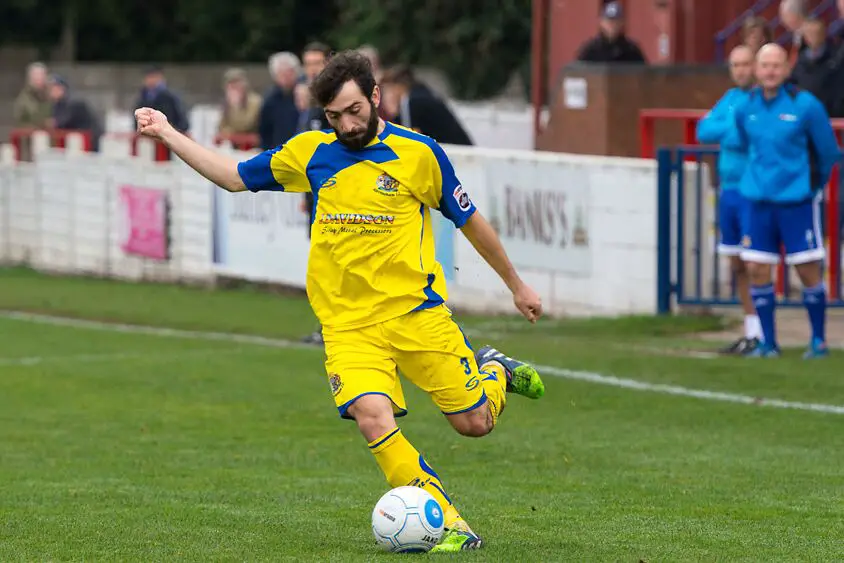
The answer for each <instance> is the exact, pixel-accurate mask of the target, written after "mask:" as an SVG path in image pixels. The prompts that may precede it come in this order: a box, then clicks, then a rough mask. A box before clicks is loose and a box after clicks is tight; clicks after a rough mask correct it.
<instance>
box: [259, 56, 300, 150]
mask: <svg viewBox="0 0 844 563" xmlns="http://www.w3.org/2000/svg"><path fill="white" fill-rule="evenodd" d="M269 71H270V76H271V77H272V79H273V82H275V85H274V86H273V87H272V88H270V91H269V92H267V95H266V96H264V104H263V105H262V106H261V115H260V117H259V118H258V135H259V136H260V137H261V148H262V149H264V150H269V149H272V148H275V147H278V146H281V145H283V144H284V143H286V142H287V141H288V140H289V139H290V137H292V136H293V135H295V134H296V132H297V130H298V128H299V108H298V107H297V106H296V93H295V90H296V84H297V83H298V82H299V77H300V76H301V74H302V63H301V62H300V61H299V57H297V56H296V55H295V54H293V53H291V52H289V51H284V52H281V53H276V54H274V55H273V56H272V57H270V60H269Z"/></svg>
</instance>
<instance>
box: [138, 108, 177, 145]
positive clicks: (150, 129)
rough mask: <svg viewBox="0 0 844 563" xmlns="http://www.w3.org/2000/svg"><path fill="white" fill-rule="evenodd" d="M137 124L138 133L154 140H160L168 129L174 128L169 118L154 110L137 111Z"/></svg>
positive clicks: (143, 109) (141, 109)
mask: <svg viewBox="0 0 844 563" xmlns="http://www.w3.org/2000/svg"><path fill="white" fill-rule="evenodd" d="M135 122H136V123H137V124H138V133H140V134H141V135H146V136H147V137H152V138H153V139H160V138H161V136H162V134H163V133H164V132H165V131H166V130H167V129H171V128H172V126H171V125H170V123H169V122H168V121H167V116H166V115H164V114H163V113H161V112H160V111H158V110H155V109H152V108H138V109H136V110H135Z"/></svg>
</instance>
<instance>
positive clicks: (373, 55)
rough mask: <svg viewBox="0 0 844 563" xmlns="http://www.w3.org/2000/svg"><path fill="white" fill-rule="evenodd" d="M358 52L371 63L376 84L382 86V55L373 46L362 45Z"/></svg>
mask: <svg viewBox="0 0 844 563" xmlns="http://www.w3.org/2000/svg"><path fill="white" fill-rule="evenodd" d="M357 51H358V53H360V54H361V55H363V56H364V57H366V58H367V59H369V63H370V64H371V65H372V74H373V76H375V82H376V83H378V84H380V83H381V76H382V75H383V71H382V69H381V55H380V54H379V53H378V49H376V48H375V47H373V46H372V45H361V46H360V47H358V49H357Z"/></svg>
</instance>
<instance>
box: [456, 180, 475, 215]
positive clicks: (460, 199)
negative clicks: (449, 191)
mask: <svg viewBox="0 0 844 563" xmlns="http://www.w3.org/2000/svg"><path fill="white" fill-rule="evenodd" d="M453 195H454V201H456V202H457V206H458V207H459V208H460V209H461V210H462V211H469V208H470V207H472V200H471V199H469V194H467V193H466V191H465V190H464V189H463V186H462V185H458V186H457V187H456V188H454V194H453Z"/></svg>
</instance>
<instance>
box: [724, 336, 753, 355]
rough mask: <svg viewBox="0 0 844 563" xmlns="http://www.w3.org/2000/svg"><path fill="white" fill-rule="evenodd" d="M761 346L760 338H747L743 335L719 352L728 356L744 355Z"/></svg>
mask: <svg viewBox="0 0 844 563" xmlns="http://www.w3.org/2000/svg"><path fill="white" fill-rule="evenodd" d="M758 346H759V339H758V338H747V337H746V336H743V337H741V338H739V339H738V340H736V341H735V342H733V343H732V344H730V345H728V346H725V347H724V348H721V349H720V350H719V351H718V353H720V354H724V355H727V356H743V355H745V354H749V353H750V352H752V351H753V350H755V349H756V348H757V347H758Z"/></svg>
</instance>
